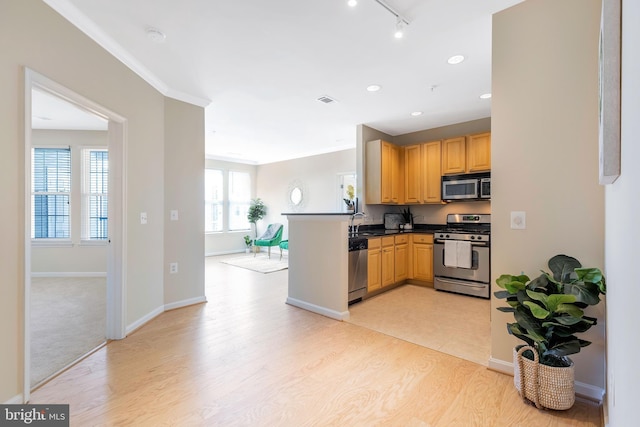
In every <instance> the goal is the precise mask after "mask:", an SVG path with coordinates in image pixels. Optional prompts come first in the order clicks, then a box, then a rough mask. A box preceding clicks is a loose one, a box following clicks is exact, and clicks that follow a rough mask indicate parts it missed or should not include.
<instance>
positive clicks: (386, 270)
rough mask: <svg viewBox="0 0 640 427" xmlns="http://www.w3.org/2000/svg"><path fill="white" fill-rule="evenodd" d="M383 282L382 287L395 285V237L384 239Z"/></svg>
mask: <svg viewBox="0 0 640 427" xmlns="http://www.w3.org/2000/svg"><path fill="white" fill-rule="evenodd" d="M381 264H382V268H381V276H382V278H381V281H382V287H383V288H384V287H385V286H389V285H393V284H394V283H395V268H394V267H395V248H394V243H393V236H389V237H383V238H382V260H381Z"/></svg>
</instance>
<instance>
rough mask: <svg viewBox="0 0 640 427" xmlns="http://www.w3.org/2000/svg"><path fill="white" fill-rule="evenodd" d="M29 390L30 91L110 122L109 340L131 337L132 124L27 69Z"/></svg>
mask: <svg viewBox="0 0 640 427" xmlns="http://www.w3.org/2000/svg"><path fill="white" fill-rule="evenodd" d="M24 79H25V81H24V170H25V175H24V198H25V211H24V215H25V217H24V231H25V235H24V272H23V274H24V287H23V292H24V293H23V301H24V321H23V322H24V324H23V340H24V341H23V342H24V378H23V380H24V385H23V401H24V402H25V403H26V402H28V401H29V399H30V395H31V392H30V390H31V325H30V317H31V312H30V310H31V309H30V307H31V184H30V183H31V127H32V123H31V111H32V110H31V107H32V103H31V90H32V88H34V87H36V88H38V89H40V90H43V91H47V92H49V93H51V94H53V95H55V96H57V97H59V98H61V99H64V100H66V101H68V102H70V103H72V104H75V105H76V106H78V107H80V108H82V109H84V110H87V111H89V112H91V113H92V114H95V115H97V116H100V117H102V118H104V119H106V120H108V122H109V169H110V170H109V245H108V249H107V325H106V331H105V336H106V338H107V339H122V338H124V337H125V336H126V327H125V321H126V319H125V313H126V310H125V308H126V294H125V289H126V262H125V260H126V240H125V238H124V234H125V233H124V230H126V216H125V215H124V212H126V168H125V167H124V165H126V161H125V160H126V152H127V149H126V147H127V144H126V142H127V141H126V135H127V120H126V119H125V118H124V117H122V116H120V115H119V114H117V113H115V112H113V111H111V110H109V109H107V108H105V107H103V106H101V105H99V104H96V103H95V102H93V101H91V100H89V99H87V98H85V97H83V96H82V95H79V94H77V93H75V92H74V91H72V90H71V89H68V88H66V87H65V86H62V85H61V84H59V83H57V82H55V81H53V80H51V79H49V78H48V77H45V76H43V75H42V74H39V73H38V72H36V71H33V70H31V69H29V68H26V67H25V74H24Z"/></svg>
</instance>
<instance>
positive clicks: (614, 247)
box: [605, 1, 640, 426]
mask: <svg viewBox="0 0 640 427" xmlns="http://www.w3.org/2000/svg"><path fill="white" fill-rule="evenodd" d="M622 3H623V5H622V13H623V16H622V165H621V170H622V174H621V175H620V178H618V180H617V181H616V182H615V183H614V184H613V185H609V186H607V187H606V190H605V196H606V211H605V217H606V224H605V228H606V239H605V261H606V262H605V267H606V276H607V372H608V378H607V387H608V392H607V409H608V416H609V420H608V425H610V426H623V425H629V422H630V421H629V420H634V419H636V418H637V413H638V409H637V404H638V399H637V398H636V396H637V395H636V393H637V388H638V383H639V382H640V370H639V369H638V364H637V355H638V354H639V353H640V342H639V341H638V339H637V334H636V333H635V328H636V324H637V312H638V304H637V302H638V301H639V300H640V286H638V280H637V279H636V267H637V262H638V250H637V246H638V244H637V242H638V241H639V240H640V222H638V221H637V220H635V219H634V216H635V215H636V213H637V212H640V197H638V194H639V193H638V185H640V170H639V169H638V166H637V164H638V159H640V144H638V138H639V137H640V122H639V121H638V115H639V114H640V97H639V96H638V94H639V93H640V82H639V81H638V78H637V76H638V71H639V70H640V47H639V46H638V43H637V41H638V40H640V28H639V27H638V25H637V23H638V22H640V3H639V2H637V1H623V2H622Z"/></svg>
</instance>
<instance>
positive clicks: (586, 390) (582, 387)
mask: <svg viewBox="0 0 640 427" xmlns="http://www.w3.org/2000/svg"><path fill="white" fill-rule="evenodd" d="M488 366H489V369H492V370H494V371H498V372H501V373H503V374H507V375H511V376H513V362H507V361H504V360H500V359H494V358H493V357H491V358H489V365H488ZM574 385H575V389H576V397H579V398H583V399H586V400H590V401H592V402H596V403H602V401H603V399H604V389H603V388H602V387H597V386H594V385H591V384H586V383H583V382H580V381H576V382H575V383H574Z"/></svg>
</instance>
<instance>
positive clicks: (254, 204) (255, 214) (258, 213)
mask: <svg viewBox="0 0 640 427" xmlns="http://www.w3.org/2000/svg"><path fill="white" fill-rule="evenodd" d="M265 215H267V207H266V206H265V205H264V202H263V201H262V200H260V198H257V199H252V200H251V204H250V205H249V211H248V212H247V220H249V222H250V223H251V224H253V227H254V231H255V236H256V237H255V238H256V239H257V238H258V225H257V222H258V221H260V220H261V219H262V218H264V217H265Z"/></svg>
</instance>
